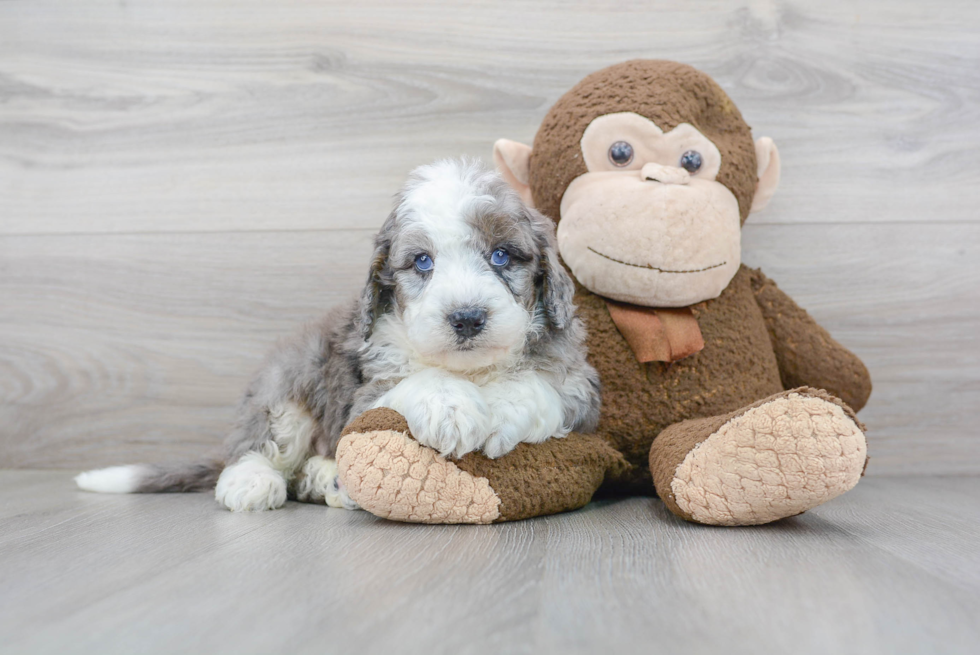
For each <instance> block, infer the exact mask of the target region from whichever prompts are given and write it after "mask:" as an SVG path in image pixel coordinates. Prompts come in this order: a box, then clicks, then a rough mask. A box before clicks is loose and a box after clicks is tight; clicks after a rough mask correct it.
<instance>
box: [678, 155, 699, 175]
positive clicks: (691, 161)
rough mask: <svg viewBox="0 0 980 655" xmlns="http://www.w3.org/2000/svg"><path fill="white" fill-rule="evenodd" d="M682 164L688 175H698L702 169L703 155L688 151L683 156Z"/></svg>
mask: <svg viewBox="0 0 980 655" xmlns="http://www.w3.org/2000/svg"><path fill="white" fill-rule="evenodd" d="M680 164H681V168H683V169H684V170H685V171H687V172H688V173H697V172H698V170H699V169H700V168H701V153H700V152H698V151H697V150H688V151H687V152H685V153H684V154H683V155H681V161H680Z"/></svg>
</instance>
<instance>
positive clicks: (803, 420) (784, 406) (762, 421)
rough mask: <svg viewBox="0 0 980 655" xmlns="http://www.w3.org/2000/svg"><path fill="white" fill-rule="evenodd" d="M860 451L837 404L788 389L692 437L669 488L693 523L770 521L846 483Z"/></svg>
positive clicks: (863, 449)
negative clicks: (707, 433)
mask: <svg viewBox="0 0 980 655" xmlns="http://www.w3.org/2000/svg"><path fill="white" fill-rule="evenodd" d="M866 456H867V444H866V443H865V438H864V433H863V432H861V429H860V428H859V427H858V425H857V424H856V423H855V422H854V420H852V419H851V418H850V417H849V416H848V415H847V414H846V413H845V411H844V409H843V408H841V407H840V406H839V405H837V404H835V403H832V402H829V401H827V400H824V399H822V398H816V397H812V396H805V395H800V394H797V393H792V394H789V395H787V396H784V397H780V398H777V399H775V400H773V401H771V402H768V403H765V404H763V405H761V406H759V407H755V408H753V409H750V410H749V411H747V412H746V413H744V414H742V415H741V416H738V417H736V418H733V419H731V420H730V421H728V422H727V423H725V424H724V425H722V426H721V428H720V429H719V430H718V431H717V432H715V433H714V434H712V435H711V436H710V437H708V438H707V439H706V440H705V441H703V442H701V443H700V444H698V446H697V447H695V448H694V450H692V451H691V452H690V453H689V454H688V455H687V456H686V457H685V458H684V461H682V462H681V464H680V466H678V467H677V470H676V472H675V474H674V479H673V481H672V482H671V491H672V492H673V494H674V497H675V499H676V502H677V505H678V506H679V507H680V508H681V510H682V511H683V512H684V513H685V514H688V515H690V516H691V517H692V518H693V520H695V521H698V522H699V523H707V524H709V525H754V524H759V523H769V522H770V521H775V520H778V519H781V518H785V517H787V516H794V515H796V514H799V513H801V512H804V511H806V510H808V509H810V508H812V507H816V506H817V505H820V504H821V503H824V502H826V501H828V500H830V499H831V498H834V497H836V496H839V495H841V494H842V493H844V492H845V491H848V490H850V489H851V488H853V487H854V485H856V484H857V483H858V480H859V479H860V478H861V473H862V472H863V470H864V464H865V459H866Z"/></svg>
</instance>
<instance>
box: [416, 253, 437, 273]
mask: <svg viewBox="0 0 980 655" xmlns="http://www.w3.org/2000/svg"><path fill="white" fill-rule="evenodd" d="M433 265H434V262H433V261H432V258H431V257H429V256H428V255H427V254H426V253H424V252H423V253H422V254H421V255H416V256H415V269H416V270H418V271H419V272H422V273H425V272H426V271H431V270H432V267H433Z"/></svg>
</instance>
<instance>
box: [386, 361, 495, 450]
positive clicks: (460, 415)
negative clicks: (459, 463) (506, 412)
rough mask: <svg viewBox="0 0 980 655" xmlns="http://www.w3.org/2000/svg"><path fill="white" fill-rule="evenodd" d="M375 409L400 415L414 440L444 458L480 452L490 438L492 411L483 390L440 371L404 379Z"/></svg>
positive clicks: (424, 372)
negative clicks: (384, 408)
mask: <svg viewBox="0 0 980 655" xmlns="http://www.w3.org/2000/svg"><path fill="white" fill-rule="evenodd" d="M376 406H379V407H390V408H391V409H394V410H395V411H397V412H400V413H401V414H402V415H403V416H404V417H405V420H406V421H407V422H408V427H409V429H410V430H411V431H412V435H413V436H414V437H415V439H416V440H418V442H419V443H420V444H422V445H423V446H429V447H430V448H432V449H434V450H436V451H438V452H439V454H440V455H443V456H448V455H455V456H456V457H462V456H463V455H465V454H466V453H469V452H472V451H474V450H477V449H478V448H480V447H481V446H482V445H483V443H484V442H485V441H486V440H487V437H488V436H489V434H490V423H491V422H490V408H489V407H488V406H487V403H486V401H485V400H483V397H482V396H481V395H480V389H479V388H478V387H477V386H476V385H475V384H473V383H472V382H469V381H467V380H461V379H459V378H455V377H452V376H451V375H449V374H447V373H445V372H443V371H439V370H434V369H430V370H427V371H423V372H421V373H418V374H416V375H413V376H410V377H408V378H405V379H404V380H402V381H401V382H400V383H398V385H396V386H395V388H394V389H392V390H391V391H389V392H388V393H386V394H385V395H384V396H382V397H381V399H380V400H379V401H378V404H377V405H376Z"/></svg>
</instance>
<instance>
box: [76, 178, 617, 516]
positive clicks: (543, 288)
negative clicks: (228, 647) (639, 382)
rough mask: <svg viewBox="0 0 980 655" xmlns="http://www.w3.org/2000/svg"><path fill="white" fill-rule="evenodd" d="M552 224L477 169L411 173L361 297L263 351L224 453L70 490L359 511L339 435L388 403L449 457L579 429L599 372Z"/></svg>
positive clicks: (591, 417) (86, 478) (125, 470)
mask: <svg viewBox="0 0 980 655" xmlns="http://www.w3.org/2000/svg"><path fill="white" fill-rule="evenodd" d="M573 292H574V287H573V283H572V280H571V278H570V277H569V276H568V274H567V273H566V272H565V270H564V269H563V268H562V265H561V263H560V262H559V261H558V254H557V250H556V246H555V235H554V225H553V223H552V222H551V221H550V220H549V219H547V218H545V217H544V216H542V215H541V214H539V213H538V212H536V211H534V210H533V209H530V208H528V207H527V206H525V205H524V204H523V203H522V202H521V200H520V198H519V197H518V196H517V194H516V193H515V192H514V191H513V190H512V189H511V188H510V187H509V186H508V185H507V184H506V183H505V182H504V181H503V180H502V179H501V178H500V177H499V176H498V175H497V174H496V173H493V172H490V171H488V170H486V169H484V168H483V167H482V165H480V164H478V163H474V162H466V161H455V160H451V161H443V162H439V163H436V164H432V165H429V166H422V167H420V168H418V169H416V170H415V171H414V172H413V173H412V174H411V176H410V178H409V180H408V182H407V183H406V185H405V187H404V188H403V189H402V191H401V192H400V193H399V195H398V196H397V199H396V205H395V209H394V211H392V213H391V215H390V216H389V217H388V219H387V220H386V221H385V223H384V225H383V226H382V228H381V231H380V232H379V233H378V235H377V237H376V239H375V250H374V257H373V259H372V262H371V270H370V273H369V275H368V280H367V285H366V286H365V288H364V291H363V292H362V293H361V295H360V298H359V299H358V300H356V301H355V302H353V303H351V304H350V305H349V306H346V307H342V308H338V309H335V310H334V311H332V312H330V313H329V314H328V315H327V316H326V317H325V318H323V319H322V320H320V321H319V322H316V323H314V324H312V325H310V326H307V327H306V329H305V330H304V331H303V332H302V333H301V334H300V335H298V336H297V337H295V338H293V339H291V340H289V341H286V342H284V343H282V344H280V346H279V347H278V348H277V349H276V350H275V351H274V352H273V353H272V355H271V357H270V358H269V359H268V361H267V363H266V365H265V366H264V367H263V369H262V370H261V371H260V373H259V374H258V376H257V377H256V378H255V379H254V381H253V382H252V383H251V384H250V385H249V387H248V389H247V391H246V393H245V396H244V398H243V399H242V401H241V405H240V408H239V420H238V422H237V424H236V426H235V428H234V430H233V431H232V433H231V435H230V436H229V438H228V440H227V441H226V444H225V455H224V458H223V459H222V460H221V461H215V462H197V463H193V464H186V465H169V466H151V465H131V466H115V467H111V468H106V469H100V470H95V471H89V472H87V473H82V474H81V475H79V476H78V477H77V478H76V482H77V483H78V486H79V487H81V488H82V489H86V490H89V491H99V492H108V493H134V492H163V491H193V490H203V489H209V488H214V489H215V496H216V498H217V500H218V502H219V503H221V504H222V505H224V506H225V507H227V508H228V509H230V510H233V511H248V510H264V509H274V508H277V507H280V506H282V504H283V503H284V502H285V501H286V498H287V496H290V495H291V496H292V497H294V498H296V499H298V500H302V501H309V502H320V503H326V504H327V505H331V506H337V507H347V508H349V509H354V508H356V505H355V504H354V503H353V502H352V501H351V500H350V499H349V498H348V497H347V496H346V494H345V493H344V490H343V488H342V485H341V484H340V482H339V480H338V478H337V466H336V463H335V462H334V459H333V457H334V453H335V452H336V448H337V442H338V441H339V439H340V432H341V430H342V429H343V427H344V426H345V425H346V424H347V422H348V421H349V420H351V419H353V418H355V417H357V416H358V415H359V414H361V413H362V412H364V411H365V410H368V409H371V408H374V407H390V408H391V409H394V410H396V411H398V412H400V413H401V414H402V415H404V416H405V418H406V420H407V421H408V425H409V428H410V429H411V431H412V434H413V435H414V436H415V438H416V439H418V441H419V442H420V443H422V444H424V445H426V446H430V447H432V448H434V449H435V450H437V451H439V452H440V453H441V454H442V455H444V456H447V457H461V456H463V455H465V454H466V453H469V452H472V451H475V450H482V451H483V452H484V453H485V454H486V455H487V456H488V457H492V458H495V457H500V456H501V455H504V454H506V453H508V452H510V451H511V450H512V449H513V448H514V447H515V446H517V444H518V443H520V442H528V443H538V442H541V441H544V440H545V439H548V438H550V437H562V436H565V435H566V434H567V433H568V432H569V431H572V430H575V431H584V432H588V431H591V430H593V429H594V428H595V424H596V422H597V420H598V417H599V380H598V376H597V375H596V372H595V370H593V368H592V367H591V366H590V365H589V364H588V363H587V362H586V358H585V356H586V353H585V348H584V345H583V342H584V337H585V330H584V326H583V325H582V322H581V320H580V319H579V318H578V317H577V316H576V314H575V307H574V306H573V305H572V294H573Z"/></svg>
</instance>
